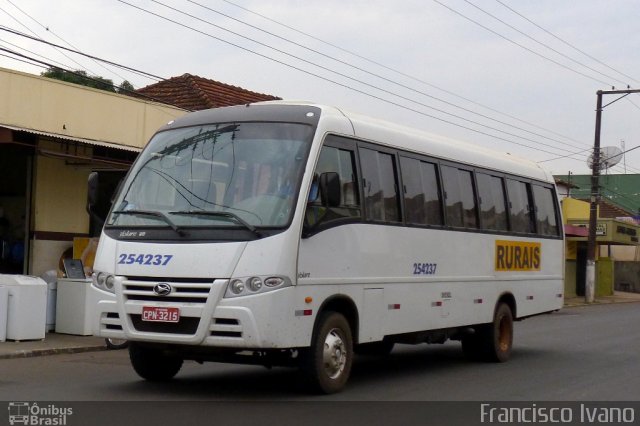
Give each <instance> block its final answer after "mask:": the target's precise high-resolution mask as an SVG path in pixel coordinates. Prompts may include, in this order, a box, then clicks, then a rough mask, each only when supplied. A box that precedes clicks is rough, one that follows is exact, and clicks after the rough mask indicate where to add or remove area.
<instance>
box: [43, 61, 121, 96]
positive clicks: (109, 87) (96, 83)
mask: <svg viewBox="0 0 640 426" xmlns="http://www.w3.org/2000/svg"><path fill="white" fill-rule="evenodd" d="M40 75H41V76H43V77H48V78H55V79H56V80H62V81H66V82H68V83H74V84H80V85H82V86H88V87H93V88H94V89H100V90H106V91H107V92H115V91H116V89H115V86H114V85H113V81H112V80H110V79H108V78H104V77H100V76H89V75H88V74H87V72H86V71H67V70H63V69H61V68H57V67H50V68H49V69H48V70H46V71H44V72H42V73H41V74H40ZM127 83H128V82H127ZM123 84H124V82H123ZM129 84H130V83H129ZM121 86H122V85H121ZM132 87H133V86H132Z"/></svg>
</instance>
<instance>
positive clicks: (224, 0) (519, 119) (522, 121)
mask: <svg viewBox="0 0 640 426" xmlns="http://www.w3.org/2000/svg"><path fill="white" fill-rule="evenodd" d="M222 1H223V2H225V3H227V4H229V5H231V6H234V7H236V8H238V9H241V10H244V11H245V12H248V13H250V14H252V15H255V16H258V17H260V18H262V19H264V20H266V21H269V22H272V23H274V24H277V25H279V26H281V27H283V28H286V29H288V30H291V31H293V32H295V33H298V34H301V35H303V36H305V37H308V38H310V39H312V40H315V41H318V42H320V43H322V44H324V45H326V46H329V47H331V48H334V49H337V50H339V51H341V52H344V53H347V54H349V55H351V56H353V57H356V58H358V59H362V60H364V61H366V62H368V63H370V64H373V65H376V66H378V67H381V68H383V69H386V70H388V71H391V72H393V73H395V74H397V75H400V76H402V77H405V78H408V79H410V80H413V81H415V82H418V83H421V84H424V85H426V86H428V87H431V88H433V89H436V90H439V91H441V92H443V93H446V94H448V95H450V96H453V97H455V98H458V99H461V100H463V101H465V102H469V103H471V104H473V105H476V106H479V107H481V108H484V109H486V110H489V111H492V112H494V113H497V114H500V115H502V116H504V117H508V118H510V119H512V120H515V121H518V122H520V123H522V124H526V125H528V126H531V127H534V128H537V129H539V130H544V131H545V132H548V133H550V134H553V135H556V136H559V137H562V138H564V139H567V140H571V141H573V142H577V143H582V142H581V141H578V140H576V139H573V138H571V137H569V136H566V135H563V134H561V133H558V132H556V131H554V130H551V129H547V128H544V127H542V126H540V125H538V124H535V123H531V122H529V121H526V120H523V119H521V118H519V117H516V116H514V115H511V114H508V113H505V112H503V111H500V110H497V109H495V108H493V107H490V106H488V105H484V104H482V103H480V102H477V101H474V100H472V99H469V98H467V97H465V96H462V95H460V94H457V93H455V92H453V91H450V90H447V89H444V88H442V87H440V86H437V85H435V84H433V83H430V82H427V81H425V80H423V79H420V78H418V77H415V76H412V75H410V74H407V73H405V72H403V71H400V70H398V69H397V68H393V67H390V66H388V65H385V64H383V63H381V62H379V61H375V60H373V59H371V58H367V57H365V56H363V55H360V54H358V53H356V52H354V51H351V50H348V49H345V48H343V47H342V46H339V45H337V44H334V43H331V42H328V41H326V40H323V39H321V38H319V37H316V36H314V35H313V34H309V33H307V32H304V31H302V30H300V29H298V28H295V27H292V26H290V25H288V24H285V23H283V22H280V21H278V20H275V19H273V18H270V17H269V16H266V15H264V14H261V13H259V12H256V11H254V10H251V9H249V8H246V7H244V6H242V5H239V4H237V3H234V2H232V1H230V0H222Z"/></svg>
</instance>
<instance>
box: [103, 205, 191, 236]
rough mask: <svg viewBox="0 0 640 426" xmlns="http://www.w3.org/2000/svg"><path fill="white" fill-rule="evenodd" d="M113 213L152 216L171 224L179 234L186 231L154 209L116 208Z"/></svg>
mask: <svg viewBox="0 0 640 426" xmlns="http://www.w3.org/2000/svg"><path fill="white" fill-rule="evenodd" d="M112 213H113V214H125V215H133V216H152V217H157V218H159V219H161V220H162V221H163V222H164V223H166V224H167V225H169V226H170V227H171V229H173V230H174V231H176V232H177V233H178V234H179V235H184V231H182V230H181V229H180V228H178V225H176V224H175V223H174V222H173V221H172V220H171V219H170V218H169V216H167V215H166V214H164V213H162V212H157V211H154V210H116V211H114V212H112Z"/></svg>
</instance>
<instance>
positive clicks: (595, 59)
mask: <svg viewBox="0 0 640 426" xmlns="http://www.w3.org/2000/svg"><path fill="white" fill-rule="evenodd" d="M496 1H497V2H498V3H500V4H501V5H502V6H504V7H506V8H507V9H509V10H510V11H511V12H513V13H515V14H516V15H518V16H520V17H521V18H522V19H524V20H526V21H527V22H529V23H531V24H532V25H534V26H536V27H537V28H539V29H541V30H542V31H544V32H545V33H547V34H549V35H550V36H551V37H553V38H555V39H556V40H558V41H560V42H562V43H564V44H565V45H567V46H569V47H570V48H572V49H574V50H576V51H577V52H580V53H582V54H583V55H584V56H586V57H587V58H589V59H591V60H594V61H596V62H597V63H599V64H600V65H603V66H605V67H607V68H609V69H610V70H611V71H615V72H617V73H618V74H620V75H622V76H624V77H626V78H628V79H630V80H633V81H635V82H636V83H640V81H638V80H636V79H635V78H633V77H631V76H629V75H627V74H625V73H623V72H622V71H618V70H617V69H615V68H612V67H610V66H609V65H607V64H605V63H604V62H602V61H600V60H599V59H597V58H594V57H593V56H591V55H590V54H588V53H587V52H585V51H583V50H581V49H579V48H577V47H576V46H574V45H573V44H571V43H569V42H568V41H566V40H564V39H562V38H560V37H558V36H557V35H555V34H554V33H552V32H551V31H549V30H547V29H545V28H543V27H541V26H540V25H538V24H536V23H535V22H533V21H532V20H531V19H529V18H527V17H526V16H524V15H523V14H522V13H520V12H518V11H516V10H515V9H513V8H512V7H510V6H509V5H507V4H505V3H504V2H502V1H500V0H496Z"/></svg>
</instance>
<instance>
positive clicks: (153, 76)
mask: <svg viewBox="0 0 640 426" xmlns="http://www.w3.org/2000/svg"><path fill="white" fill-rule="evenodd" d="M0 31H6V32H8V33H11V34H15V35H18V36H20V37H25V38H28V39H31V40H34V41H37V42H39V43H44V44H47V45H50V46H54V47H57V48H60V49H63V50H66V51H68V52H72V53H76V54H78V55H81V56H85V57H87V58H91V59H95V60H97V61H101V62H104V63H106V64H109V65H113V66H115V67H118V68H121V69H124V70H127V71H130V72H133V73H136V74H138V75H140V76H146V77H148V78H151V79H154V80H156V81H163V80H166V78H164V77H160V76H157V75H155V74H151V73H148V72H145V71H140V70H138V69H135V68H132V67H128V66H126V65H122V64H118V63H116V62H113V61H110V60H107V59H104V58H100V57H98V56H94V55H90V54H88V53H84V52H81V51H79V50H75V49H70V48H68V47H64V46H60V45H58V44H55V43H52V42H50V41H47V40H44V39H41V38H39V37H34V36H30V35H29V34H25V33H22V32H20V31H17V30H15V29H12V28H9V27H6V26H4V25H0ZM94 74H95V73H94Z"/></svg>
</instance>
